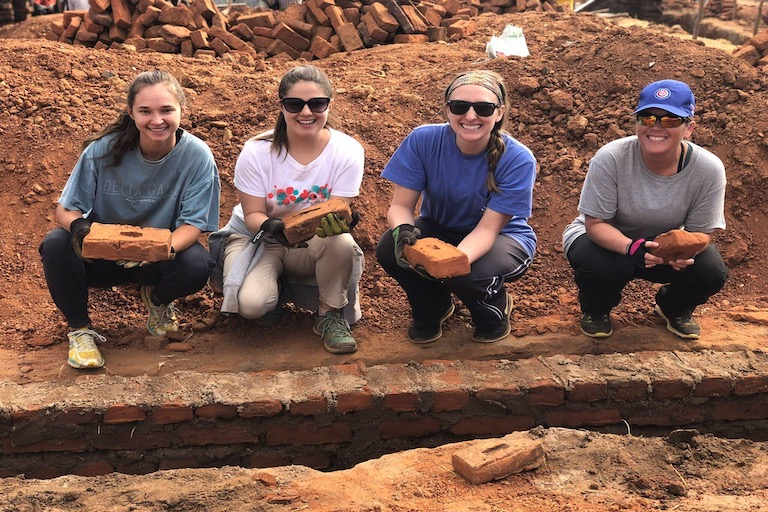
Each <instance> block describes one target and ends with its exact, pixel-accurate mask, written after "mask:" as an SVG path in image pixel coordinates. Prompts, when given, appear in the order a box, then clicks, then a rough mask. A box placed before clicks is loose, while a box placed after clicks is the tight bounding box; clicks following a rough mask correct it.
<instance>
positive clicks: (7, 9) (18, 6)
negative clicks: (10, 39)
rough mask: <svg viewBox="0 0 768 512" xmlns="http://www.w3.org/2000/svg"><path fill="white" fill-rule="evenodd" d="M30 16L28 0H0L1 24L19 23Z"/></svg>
mask: <svg viewBox="0 0 768 512" xmlns="http://www.w3.org/2000/svg"><path fill="white" fill-rule="evenodd" d="M27 16H29V5H28V4H27V1H26V0H0V25H8V24H10V23H18V22H20V21H24V20H25V19H27Z"/></svg>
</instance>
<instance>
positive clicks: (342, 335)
mask: <svg viewBox="0 0 768 512" xmlns="http://www.w3.org/2000/svg"><path fill="white" fill-rule="evenodd" d="M312 330H313V331H314V333H315V334H317V335H318V336H320V337H321V338H323V346H325V350H327V351H328V352H330V353H331V354H349V353H352V352H354V351H356V350H357V342H356V341H355V338H353V337H352V330H351V328H350V327H349V322H347V321H346V320H345V319H344V317H343V316H342V315H341V313H340V312H339V311H329V312H328V313H326V314H325V315H322V316H320V315H318V316H317V317H316V318H315V325H313V326H312Z"/></svg>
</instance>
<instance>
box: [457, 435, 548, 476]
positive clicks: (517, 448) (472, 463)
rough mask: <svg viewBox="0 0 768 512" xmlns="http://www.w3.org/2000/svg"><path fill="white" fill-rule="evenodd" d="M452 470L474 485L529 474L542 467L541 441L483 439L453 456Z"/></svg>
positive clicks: (521, 437)
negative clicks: (522, 473) (524, 473)
mask: <svg viewBox="0 0 768 512" xmlns="http://www.w3.org/2000/svg"><path fill="white" fill-rule="evenodd" d="M451 461H452V463H453V469H454V470H455V471H456V472H457V473H458V474H460V475H461V476H463V477H464V478H466V479H467V480H468V481H469V482H470V483H473V484H475V485H477V484H484V483H486V482H490V481H491V480H498V479H501V478H505V477H507V476H509V475H512V474H515V473H520V472H522V471H529V470H531V469H535V468H537V467H539V466H541V465H542V464H543V463H544V448H543V446H542V444H541V441H537V440H534V439H530V438H527V437H525V434H519V433H517V434H509V435H507V436H504V437H502V438H501V439H484V440H482V441H476V442H473V443H472V444H471V445H470V446H469V447H467V448H464V449H462V450H460V451H458V452H456V453H454V454H453V456H452V457H451Z"/></svg>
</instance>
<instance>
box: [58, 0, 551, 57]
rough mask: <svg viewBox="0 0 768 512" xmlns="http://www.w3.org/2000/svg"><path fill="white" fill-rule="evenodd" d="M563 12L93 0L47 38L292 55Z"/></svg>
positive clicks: (368, 1)
mask: <svg viewBox="0 0 768 512" xmlns="http://www.w3.org/2000/svg"><path fill="white" fill-rule="evenodd" d="M531 10H535V11H548V12H562V11H564V10H565V7H564V6H562V5H559V4H558V3H557V0H434V1H422V2H420V3H413V2H412V1H411V0H306V1H305V3H303V4H293V5H290V6H289V7H288V8H287V9H286V10H285V11H255V12H251V13H241V14H233V15H232V16H230V17H229V18H227V17H225V16H224V15H223V14H222V13H221V12H220V11H219V9H218V8H217V7H216V5H215V4H214V3H213V2H212V0H191V2H190V4H189V5H188V6H187V5H184V4H183V3H180V4H179V5H178V6H174V5H173V4H171V3H170V2H169V1H168V0H90V9H89V10H88V11H69V12H66V13H64V16H63V18H62V19H61V21H57V22H54V23H52V25H51V27H50V30H49V32H48V34H47V38H48V39H51V40H55V41H60V42H65V43H69V44H77V45H84V46H88V47H93V48H99V49H108V48H124V49H125V48H128V49H133V48H135V49H137V50H144V49H149V50H154V51H158V52H163V53H180V54H183V55H186V56H189V57H193V56H194V57H202V56H209V57H223V58H224V57H226V58H230V59H235V60H237V61H242V60H243V59H246V60H247V61H251V60H253V59H255V58H268V57H273V56H277V55H285V56H287V57H288V58H290V59H298V58H303V59H305V60H313V59H322V58H325V57H328V56H329V55H332V54H334V53H337V52H341V51H353V50H359V49H362V48H370V47H373V46H376V45H379V44H387V43H420V42H429V41H443V40H448V41H454V40H458V39H461V38H464V37H467V36H469V35H471V34H473V33H474V32H475V31H476V30H477V25H476V23H475V22H474V21H473V20H472V18H473V17H475V16H477V15H479V14H481V13H487V12H488V13H497V14H500V13H507V12H521V11H531Z"/></svg>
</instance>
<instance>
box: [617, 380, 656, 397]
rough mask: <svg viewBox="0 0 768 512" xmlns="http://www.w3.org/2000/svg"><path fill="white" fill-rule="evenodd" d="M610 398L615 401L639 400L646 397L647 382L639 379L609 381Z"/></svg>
mask: <svg viewBox="0 0 768 512" xmlns="http://www.w3.org/2000/svg"><path fill="white" fill-rule="evenodd" d="M608 386H609V388H610V390H611V398H612V399H613V400H614V401H616V402H640V401H643V400H647V399H648V383H647V382H645V381H641V380H631V381H623V382H622V381H609V382H608Z"/></svg>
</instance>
